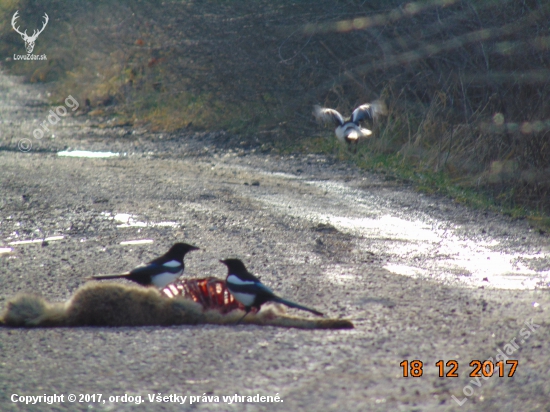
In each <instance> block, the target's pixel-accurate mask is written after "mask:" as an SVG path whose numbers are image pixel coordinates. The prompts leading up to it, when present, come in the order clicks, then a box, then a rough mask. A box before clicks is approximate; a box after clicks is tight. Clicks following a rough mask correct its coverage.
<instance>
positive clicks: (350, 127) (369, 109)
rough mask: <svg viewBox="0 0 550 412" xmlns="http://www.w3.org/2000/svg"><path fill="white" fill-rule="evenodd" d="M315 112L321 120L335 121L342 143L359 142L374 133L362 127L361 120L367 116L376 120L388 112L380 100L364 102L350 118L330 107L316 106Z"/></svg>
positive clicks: (326, 121)
mask: <svg viewBox="0 0 550 412" xmlns="http://www.w3.org/2000/svg"><path fill="white" fill-rule="evenodd" d="M313 114H314V115H315V117H316V118H317V120H319V121H322V122H324V123H334V124H335V125H336V130H335V133H336V137H337V138H338V140H339V141H341V142H342V143H348V144H350V143H355V144H357V142H358V141H359V139H361V138H364V137H368V136H370V135H371V134H372V132H371V131H370V130H369V129H363V128H361V126H360V125H359V123H360V122H361V120H364V119H366V118H369V119H371V120H375V119H376V118H377V117H378V116H379V115H384V114H386V105H385V104H384V103H383V102H382V101H379V100H376V101H374V102H372V103H366V104H362V105H361V106H359V107H357V108H356V109H355V110H354V111H353V113H352V114H351V117H350V118H348V119H344V117H343V116H342V115H341V114H340V113H339V112H337V111H336V110H334V109H328V108H326V107H321V106H315V107H314V110H313ZM356 148H357V146H356Z"/></svg>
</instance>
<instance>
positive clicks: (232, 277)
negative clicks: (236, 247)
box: [220, 259, 323, 324]
mask: <svg viewBox="0 0 550 412" xmlns="http://www.w3.org/2000/svg"><path fill="white" fill-rule="evenodd" d="M220 262H221V263H223V264H224V265H225V266H227V269H228V271H227V278H226V280H225V283H226V285H227V288H228V289H229V291H230V292H231V294H232V295H233V297H234V298H235V299H236V300H238V301H239V302H240V303H242V304H243V305H244V309H245V312H246V313H245V314H244V316H243V317H242V318H240V319H239V321H238V322H237V324H239V323H240V322H241V321H242V320H243V319H244V317H245V316H246V315H248V312H250V310H251V309H252V308H256V309H257V310H260V307H261V306H262V305H263V304H264V303H266V302H270V301H271V302H278V303H282V304H283V305H286V306H288V307H290V308H296V309H301V310H307V311H308V312H311V313H313V314H315V315H317V316H323V314H322V313H321V312H318V311H316V310H314V309H310V308H306V307H305V306H302V305H299V304H297V303H294V302H291V301H289V300H286V299H283V298H280V297H279V296H277V295H275V293H273V291H272V290H271V289H269V288H268V287H267V286H265V285H264V284H263V283H262V282H260V279H258V278H257V277H256V276H254V275H253V274H252V273H250V272H249V271H248V270H246V267H245V266H244V264H243V262H241V261H240V260H239V259H225V260H220Z"/></svg>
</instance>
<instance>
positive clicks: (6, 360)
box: [0, 74, 550, 411]
mask: <svg viewBox="0 0 550 412" xmlns="http://www.w3.org/2000/svg"><path fill="white" fill-rule="evenodd" d="M46 96H47V89H46V88H45V87H44V86H37V85H25V84H22V83H21V81H20V80H19V79H18V78H15V77H10V76H7V75H5V74H2V75H0V122H1V126H0V191H1V197H0V307H4V306H5V303H6V301H7V300H8V299H9V298H11V297H13V296H14V295H15V294H17V293H19V292H35V293H39V294H41V295H43V296H45V297H46V298H47V299H49V300H51V301H64V300H66V299H68V298H69V297H70V296H71V295H72V294H73V293H74V291H75V290H76V289H77V288H78V287H80V286H81V285H83V284H84V282H85V281H84V280H83V279H84V278H85V277H87V276H90V275H93V274H101V273H117V272H119V271H125V270H128V269H131V268H133V267H135V266H136V265H137V264H139V263H141V262H146V261H149V260H151V259H153V258H154V257H156V256H159V255H160V254H162V253H164V251H165V250H167V249H168V247H169V246H170V245H171V244H173V243H175V242H176V241H185V242H188V243H192V244H195V245H197V246H199V247H201V251H199V252H193V253H190V254H189V255H188V257H187V258H186V273H187V274H190V275H196V276H206V275H211V276H217V277H224V276H225V268H224V266H223V265H221V264H220V263H219V262H218V259H220V258H226V257H239V258H241V259H242V260H243V261H244V262H245V264H246V265H247V266H248V267H249V269H250V270H251V271H252V272H253V273H255V274H257V275H259V276H260V277H261V279H262V281H263V282H264V283H266V284H267V285H269V286H270V287H272V288H273V289H274V290H275V291H276V292H278V293H279V294H280V295H282V296H284V297H287V298H289V299H291V300H295V301H297V302H300V303H303V304H304V305H307V306H311V307H314V308H316V309H318V310H320V311H322V312H325V313H326V314H328V315H329V316H331V317H343V318H346V319H350V320H352V321H353V322H354V324H355V329H353V330H344V331H324V330H323V331H302V330H295V329H282V328H275V327H259V326H251V325H239V326H233V327H227V326H226V327H220V326H211V325H208V326H178V327H141V328H84V327H83V328H65V329H64V328H51V329H14V328H1V329H0V337H1V338H0V410H2V411H12V410H13V411H15V410H36V411H58V410H70V411H75V410H78V411H80V410H82V411H83V410H100V411H103V410H113V411H126V410H139V411H156V410H166V411H187V410H197V411H234V410H240V411H241V410H242V411H264V410H265V411H272V410H280V411H473V410H476V411H479V410H482V411H520V410H521V411H550V383H549V380H548V378H549V376H550V361H549V359H550V358H549V354H550V322H549V320H548V310H549V307H550V296H549V294H548V290H549V282H550V246H549V239H548V237H547V236H546V235H544V234H541V233H539V232H538V231H535V230H532V229H530V228H529V226H528V224H527V222H525V221H511V220H510V219H508V218H506V217H502V216H498V215H495V214H492V213H486V212H480V211H472V210H469V209H467V208H465V207H463V206H461V205H457V204H455V203H453V202H452V201H450V200H447V199H444V198H440V197H431V196H425V195H422V194H419V193H416V192H415V191H414V190H412V188H410V187H408V186H406V185H403V184H402V183H400V182H396V181H393V180H389V179H385V178H383V176H373V175H370V174H367V173H365V172H362V171H360V170H358V169H355V168H354V167H351V166H349V165H347V164H343V163H339V162H336V161H335V160H334V159H332V158H330V157H324V156H318V155H296V156H280V155H277V154H274V153H272V152H269V151H262V147H261V146H260V145H256V144H253V143H254V142H253V141H252V142H251V141H249V140H242V141H241V139H240V138H239V137H238V136H230V135H228V134H225V133H223V132H219V133H191V132H189V133H187V134H186V133H179V134H160V133H150V132H147V131H146V130H145V129H140V128H133V127H130V126H124V125H117V124H116V121H113V120H110V119H108V118H103V117H101V116H89V115H82V116H69V115H68V116H66V117H63V118H62V119H60V121H59V122H58V123H57V124H55V125H54V126H51V125H50V126H49V129H50V131H49V132H46V133H45V134H44V137H43V138H42V139H36V138H35V137H34V136H33V131H34V130H36V129H37V128H40V127H41V126H40V123H42V122H44V121H47V119H48V115H49V110H50V109H55V108H51V107H49V106H48V105H47V104H46V103H45V102H46V100H45V99H46ZM69 103H70V102H69ZM62 104H63V103H62ZM68 109H69V110H68V112H69V113H71V109H70V107H68ZM46 126H48V124H47V123H46ZM22 139H28V141H24V142H23V143H20V142H21V140H22ZM29 142H30V143H31V144H32V148H30V150H29V151H28V152H22V151H21V150H20V148H23V149H25V148H27V147H28V143H29ZM18 144H19V145H20V146H19V148H18ZM75 150H86V151H92V152H96V153H97V152H109V153H113V154H114V155H113V156H111V157H105V158H97V157H75V153H74V151H75ZM71 152H72V153H71ZM63 154H65V155H63ZM44 239H45V240H44ZM33 240H34V242H30V241H33ZM137 240H141V241H145V243H141V244H135V243H133V241H137ZM128 242H129V243H128ZM121 282H124V281H121ZM293 313H294V312H293ZM499 351H502V352H499ZM504 352H506V353H507V356H506V357H505V359H510V360H518V366H517V369H516V371H515V374H514V375H513V376H512V377H508V373H509V371H510V368H511V365H505V370H504V377H499V376H498V373H495V375H494V376H493V377H491V378H484V377H480V378H475V377H470V376H469V374H470V372H472V371H473V370H474V367H473V366H470V362H471V361H473V360H480V361H481V362H483V361H484V360H487V359H491V358H492V359H495V357H496V356H497V355H499V354H500V353H504ZM499 359H501V358H499ZM413 360H420V361H422V362H423V369H422V371H423V373H422V376H418V377H412V376H409V377H403V367H402V366H400V364H401V363H402V362H403V361H408V362H409V371H410V362H412V361H413ZM439 360H443V361H444V362H445V363H446V362H447V361H450V360H455V361H457V363H458V364H459V368H458V371H457V372H458V377H439V376H438V370H439V369H438V367H436V366H435V363H436V362H437V361H439ZM495 362H496V359H495ZM450 365H451V364H449V367H445V368H444V372H445V373H448V372H449V370H450ZM415 373H416V372H415ZM44 394H46V395H53V394H58V395H61V394H63V395H64V398H63V402H60V401H59V399H58V400H57V402H54V403H52V404H51V405H50V404H47V403H45V402H43V401H44V399H42V402H41V403H38V404H36V405H34V406H31V405H29V406H24V407H23V405H21V403H20V402H12V400H14V399H15V400H18V401H20V400H24V399H25V398H21V397H20V396H30V395H33V396H38V395H44ZM69 394H75V395H77V399H76V402H70V401H69V400H68V396H69ZM80 394H83V395H84V394H89V395H93V394H96V395H95V397H96V402H93V399H92V398H91V397H85V396H82V397H80ZM98 394H101V396H102V397H101V400H100V401H99V402H97V400H98V399H99V395H98ZM157 395H160V396H162V397H165V398H163V399H160V398H154V399H152V400H153V401H152V402H151V400H150V397H155V396H157ZM170 395H173V396H172V397H170ZM175 395H177V396H182V397H183V396H187V398H185V403H184V404H180V403H179V402H181V401H182V398H176V397H175ZM235 395H239V396H245V397H248V396H254V395H260V396H272V397H275V398H274V399H273V400H279V401H280V402H260V401H258V400H259V398H256V401H255V400H254V398H250V399H246V398H244V399H237V398H235ZM117 396H118V398H116V397H117ZM124 396H126V397H124ZM140 396H141V402H142V403H141V404H140V405H139V406H136V403H139V400H140V398H139V397H140ZM223 396H232V397H233V398H231V400H232V401H233V403H229V402H230V401H229V400H228V399H225V401H224V398H223ZM191 397H194V398H191ZM216 397H218V398H219V402H215V400H216ZM453 397H454V398H453ZM80 400H82V402H79V401H80ZM158 400H161V401H162V402H158ZM191 401H193V403H192V404H191ZM240 401H244V402H240Z"/></svg>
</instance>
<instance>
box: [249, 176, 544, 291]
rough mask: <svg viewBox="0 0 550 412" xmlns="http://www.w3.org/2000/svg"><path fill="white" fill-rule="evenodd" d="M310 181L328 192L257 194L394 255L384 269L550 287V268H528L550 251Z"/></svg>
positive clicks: (468, 282) (468, 281) (476, 283)
mask: <svg viewBox="0 0 550 412" xmlns="http://www.w3.org/2000/svg"><path fill="white" fill-rule="evenodd" d="M272 176H274V175H272ZM277 176H279V177H283V178H284V177H285V176H283V175H282V174H277ZM304 183H305V184H307V185H310V186H313V187H317V188H319V189H322V191H323V192H324V194H323V195H321V196H319V197H318V198H317V199H312V196H317V195H315V194H314V193H311V194H308V195H306V196H303V195H298V194H296V195H293V194H292V193H291V192H285V193H284V195H283V194H276V193H257V194H256V196H255V198H256V199H257V200H259V201H261V202H262V203H264V204H267V205H269V206H271V207H272V208H274V209H278V210H280V211H281V212H282V213H284V214H288V215H292V216H295V217H298V218H301V219H304V220H308V221H311V222H312V225H316V224H327V223H328V224H330V225H332V226H334V227H335V228H336V229H338V230H339V231H340V232H343V233H348V234H352V235H354V236H356V237H357V238H359V239H358V240H357V242H358V243H359V245H358V246H359V247H360V248H361V249H367V250H369V251H371V252H373V253H376V254H382V255H384V256H386V257H388V259H389V262H388V264H386V265H385V266H384V267H385V269H387V270H389V271H390V272H393V273H397V274H400V275H405V276H413V277H424V278H430V279H434V280H436V281H440V282H449V281H452V282H457V281H458V282H459V283H460V284H462V285H464V286H467V287H481V286H484V287H493V288H498V289H533V288H536V287H541V288H548V287H550V270H545V271H535V270H533V269H530V268H529V267H528V262H529V261H530V260H536V259H547V258H548V257H549V255H548V253H545V252H543V251H540V252H539V253H537V254H526V253H518V252H514V251H508V252H505V251H501V249H503V248H502V247H501V246H500V242H499V241H498V240H496V239H493V240H490V241H475V240H473V239H472V240H465V239H464V237H465V236H464V234H460V235H459V234H458V233H456V232H455V230H454V228H457V229H458V228H459V227H458V226H455V227H454V228H453V227H451V228H449V225H448V222H444V221H439V220H437V219H433V218H431V217H429V216H427V217H426V218H423V220H406V219H403V218H400V217H396V216H394V215H393V214H394V213H395V212H394V211H392V207H394V206H393V205H391V204H387V205H386V204H385V203H384V202H381V199H379V198H377V197H376V196H375V195H373V194H371V193H368V192H362V191H359V190H356V189H353V188H351V187H349V186H346V185H345V184H342V183H338V182H328V181H313V180H304ZM417 212H418V211H417ZM365 216H366V217H365ZM442 228H444V229H442ZM508 250H509V248H508ZM411 262H412V264H411ZM342 276H343V275H338V276H337V275H336V274H333V275H330V277H331V278H333V280H336V281H344V280H345V279H344V277H342Z"/></svg>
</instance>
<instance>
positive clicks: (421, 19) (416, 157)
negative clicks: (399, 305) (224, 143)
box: [0, 0, 550, 213]
mask: <svg viewBox="0 0 550 412" xmlns="http://www.w3.org/2000/svg"><path fill="white" fill-rule="evenodd" d="M15 8H19V9H20V10H21V11H22V16H23V18H22V20H25V19H27V20H29V21H38V20H39V18H40V15H41V14H42V13H43V12H44V11H46V12H48V13H49V14H50V17H51V19H52V20H51V23H50V24H51V27H48V29H47V30H46V31H45V32H44V33H43V34H42V35H41V37H40V38H39V41H38V42H37V53H40V50H42V52H47V54H48V61H47V62H46V63H39V62H32V63H23V62H11V63H7V66H8V67H9V68H10V69H11V70H12V71H14V72H19V73H24V74H26V75H27V76H28V78H29V80H30V81H50V80H55V81H57V97H58V98H59V99H61V98H63V97H64V96H65V95H66V94H68V93H71V94H72V95H73V96H78V97H79V98H80V99H81V100H84V99H89V100H90V102H91V104H92V106H101V107H107V106H113V105H115V109H114V110H116V112H118V113H122V114H125V115H126V116H127V117H128V118H132V119H134V120H137V121H145V122H149V123H150V124H151V125H152V127H154V128H156V129H163V130H177V129H179V128H184V127H188V126H191V127H194V128H202V129H220V128H224V129H227V130H230V131H235V132H239V133H253V132H257V131H259V130H261V131H269V132H270V133H264V134H262V136H269V137H270V138H271V137H272V136H276V138H277V139H285V138H286V139H288V140H289V141H292V140H296V139H297V138H300V137H306V136H307V137H311V136H312V135H319V134H321V133H324V132H322V131H321V130H320V129H318V128H317V127H318V126H317V125H316V124H315V123H314V122H313V120H312V117H311V107H312V106H313V104H316V103H320V104H324V105H327V106H330V107H334V108H336V109H339V110H341V111H342V112H346V113H348V112H349V111H350V110H351V109H353V108H354V107H355V106H356V105H357V104H359V103H363V102H366V101H371V100H374V99H376V98H379V97H382V98H384V99H385V100H386V102H387V103H388V105H389V108H390V113H389V116H388V117H387V118H386V119H385V120H384V121H383V122H382V123H381V124H379V125H377V126H376V128H377V135H378V138H376V139H373V140H371V142H370V143H369V150H370V155H372V153H374V154H399V155H400V156H401V157H402V158H403V159H404V161H406V162H407V163H408V164H412V165H415V166H416V167H418V168H420V169H425V170H429V171H432V172H436V173H437V172H441V171H442V172H445V173H446V174H447V175H448V176H449V177H450V178H451V179H453V181H455V182H458V183H460V184H461V185H463V186H464V187H470V188H476V189H481V190H485V191H487V192H489V193H491V194H492V196H493V198H494V199H495V201H497V202H501V203H502V204H507V205H508V206H510V207H516V206H521V205H525V206H527V207H530V208H532V209H534V210H538V211H541V212H546V213H548V212H550V143H549V140H550V139H549V137H550V136H549V133H550V103H549V102H550V99H549V95H548V94H549V91H550V87H549V80H548V79H550V76H549V74H550V70H548V69H547V68H548V67H550V61H549V60H550V55H549V54H548V49H549V48H550V36H549V34H548V27H547V26H548V24H547V23H548V21H549V17H550V4H548V3H545V2H539V1H535V0H532V1H524V0H522V1H515V0H500V1H496V0H481V1H473V0H463V1H458V0H429V1H418V2H404V1H395V0H394V1H387V2H382V1H377V2H359V1H346V2H334V1H329V0H321V1H316V2H312V1H302V2H291V1H286V0H283V1H280V2H275V3H274V2H268V1H259V0H258V1H245V0H236V1H232V2H225V1H214V0H211V1H203V2H184V1H171V2H170V1H168V2H160V1H153V0H149V1H137V2H136V1H134V2H131V1H121V2H114V1H105V2H92V1H83V2H71V3H66V2H60V1H54V0H49V1H45V2H40V3H38V2H36V1H28V0H26V1H25V0H21V1H18V2H17V1H11V2H7V1H5V2H2V3H1V5H0V13H2V15H1V17H2V19H1V21H3V22H4V25H3V26H0V34H2V38H3V39H4V40H3V42H2V44H1V45H0V51H1V52H2V54H3V55H11V54H12V53H14V52H19V53H21V51H22V42H21V40H20V39H19V38H18V36H17V34H15V33H14V32H13V31H12V30H11V27H9V23H8V24H6V22H9V20H10V16H11V15H12V14H13V11H14V10H15ZM31 10H32V13H31V14H25V12H30V11H31ZM33 19H34V20H33ZM4 52H5V53H4Z"/></svg>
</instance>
